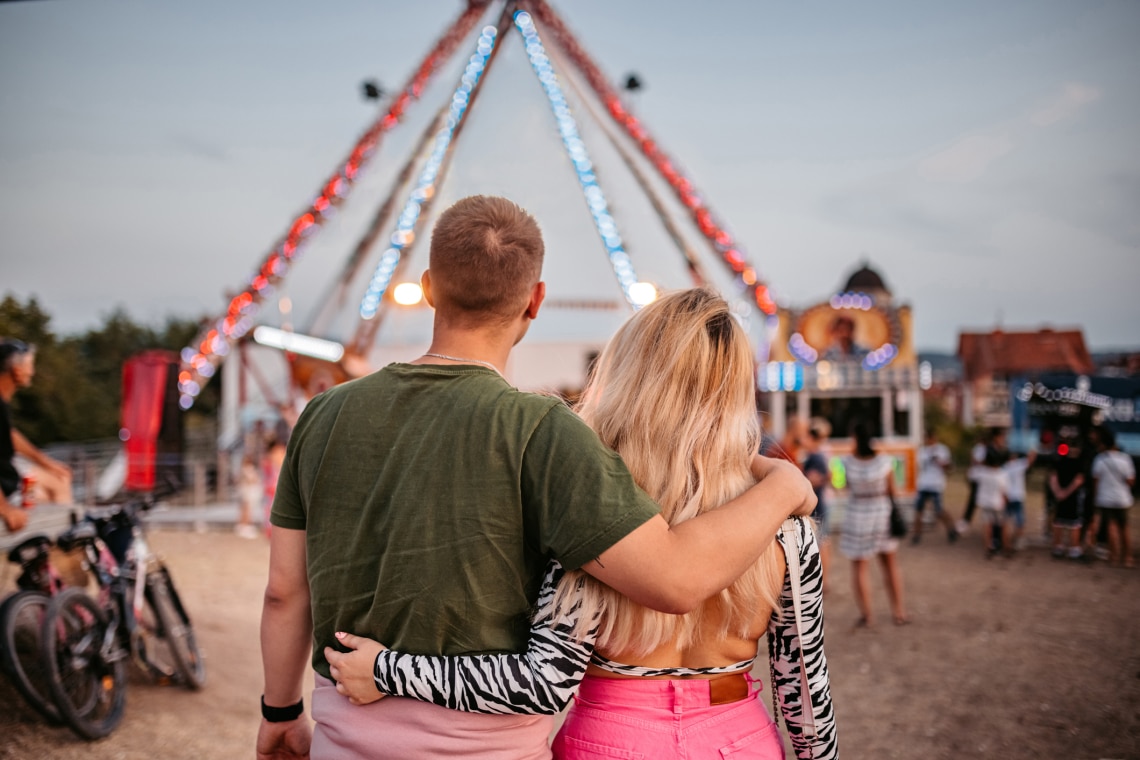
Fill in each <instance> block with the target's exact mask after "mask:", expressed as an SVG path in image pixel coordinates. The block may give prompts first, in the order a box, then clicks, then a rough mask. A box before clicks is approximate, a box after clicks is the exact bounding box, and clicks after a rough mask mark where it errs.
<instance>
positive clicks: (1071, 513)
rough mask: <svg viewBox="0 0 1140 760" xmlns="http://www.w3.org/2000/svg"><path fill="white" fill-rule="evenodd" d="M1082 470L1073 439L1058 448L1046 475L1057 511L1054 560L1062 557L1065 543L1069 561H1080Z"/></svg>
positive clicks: (1079, 449)
mask: <svg viewBox="0 0 1140 760" xmlns="http://www.w3.org/2000/svg"><path fill="white" fill-rule="evenodd" d="M1084 485H1085V467H1084V462H1083V457H1082V456H1081V445H1080V443H1079V441H1077V440H1076V439H1071V440H1070V441H1068V442H1066V441H1064V440H1062V442H1061V443H1059V444H1058V445H1057V460H1056V463H1055V464H1054V466H1053V470H1052V472H1050V473H1049V485H1048V487H1049V490H1050V491H1051V492H1052V493H1053V498H1054V500H1055V501H1056V508H1055V510H1054V513H1053V557H1054V558H1056V559H1061V558H1063V557H1064V556H1065V539H1066V538H1067V539H1068V555H1069V559H1081V557H1082V554H1081V525H1082V519H1081V516H1082V514H1083V513H1084V495H1085V489H1084Z"/></svg>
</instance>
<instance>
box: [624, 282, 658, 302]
mask: <svg viewBox="0 0 1140 760" xmlns="http://www.w3.org/2000/svg"><path fill="white" fill-rule="evenodd" d="M629 300H630V301H632V302H633V303H634V305H635V306H638V307H641V306H645V305H647V304H651V303H653V302H654V301H656V300H657V287H656V286H655V285H654V284H653V283H652V282H635V283H633V284H632V285H630V286H629Z"/></svg>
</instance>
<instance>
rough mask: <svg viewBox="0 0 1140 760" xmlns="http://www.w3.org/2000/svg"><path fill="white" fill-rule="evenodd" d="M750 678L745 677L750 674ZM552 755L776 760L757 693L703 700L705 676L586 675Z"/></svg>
mask: <svg viewBox="0 0 1140 760" xmlns="http://www.w3.org/2000/svg"><path fill="white" fill-rule="evenodd" d="M749 681H750V682H751V678H749ZM552 749H553V750H554V757H555V759H556V760H593V759H594V758H602V757H605V758H625V760H639V758H648V759H650V760H668V758H682V757H683V758H686V759H687V760H705V759H706V758H707V760H724V759H725V758H731V759H732V760H783V757H784V744H783V741H782V740H781V738H780V733H779V731H778V730H777V729H776V724H775V723H773V722H772V718H771V716H769V715H768V711H767V710H766V709H764V705H763V704H762V703H761V701H760V699H758V692H756V691H754V692H752V696H750V697H748V698H746V699H742V700H740V701H739V702H730V703H728V704H721V705H710V704H709V685H708V681H705V680H702V679H684V680H664V681H659V680H650V679H644V678H641V679H635V678H597V677H595V676H586V677H585V678H584V679H583V680H582V687H581V689H579V690H578V695H577V696H576V697H575V698H574V704H573V706H572V707H571V708H570V712H569V713H567V715H566V722H565V723H563V724H562V729H561V730H560V731H559V732H558V736H556V737H555V738H554V746H553V747H552Z"/></svg>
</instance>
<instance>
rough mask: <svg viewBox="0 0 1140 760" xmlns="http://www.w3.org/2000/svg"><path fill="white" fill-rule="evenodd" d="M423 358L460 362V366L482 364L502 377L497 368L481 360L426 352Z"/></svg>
mask: <svg viewBox="0 0 1140 760" xmlns="http://www.w3.org/2000/svg"><path fill="white" fill-rule="evenodd" d="M424 356H430V357H432V358H433V359H447V360H448V361H449V362H460V363H461V364H482V365H483V366H484V367H486V368H487V369H490V370H494V372H495V374H496V375H498V376H499V377H502V376H503V373H502V372H500V371H499V368H498V367H496V366H495V365H494V364H491V362H485V361H483V360H482V359H464V358H463V357H461V356H448V355H447V354H432V353H427V352H424Z"/></svg>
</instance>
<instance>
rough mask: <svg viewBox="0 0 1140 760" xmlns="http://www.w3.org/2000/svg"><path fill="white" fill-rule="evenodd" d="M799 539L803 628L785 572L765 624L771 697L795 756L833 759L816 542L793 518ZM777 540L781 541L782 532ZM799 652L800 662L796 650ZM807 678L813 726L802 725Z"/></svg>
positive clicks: (832, 714) (804, 522)
mask: <svg viewBox="0 0 1140 760" xmlns="http://www.w3.org/2000/svg"><path fill="white" fill-rule="evenodd" d="M794 522H795V523H796V535H797V537H798V539H799V540H798V543H799V549H800V551H799V560H800V589H801V592H800V598H801V602H802V618H803V622H804V628H805V630H803V631H797V629H796V618H795V609H794V605H793V602H792V587H791V580H790V576H789V575H787V574H785V576H784V588H783V590H782V591H781V593H780V604H779V607H778V608H777V609H776V610H775V611H774V612H773V613H772V618H771V620H770V621H769V623H768V658H769V663H770V666H771V673H772V694H773V700H774V701H778V702H779V711H780V713H782V714H783V716H784V724H785V725H786V726H787V729H788V737H789V738H790V739H791V742H792V747H793V749H794V750H795V753H796V757H797V758H799V760H808V759H809V758H810V759H811V760H834V759H835V758H838V757H839V745H838V742H837V739H836V731H835V712H834V710H833V709H832V704H831V685H830V680H829V678H828V673H827V657H826V655H824V652H823V583H822V580H823V576H822V567H821V563H820V558H819V546H818V544H817V543H816V540H815V534H814V532H813V531H812V529H811V525H810V524H809V521H808V520H806V519H804V518H794ZM776 538H777V540H778V541H779V542H780V543H781V544H783V543H784V535H783V533H782V532H781V533H778V534H777V536H776ZM801 650H802V655H803V667H801V664H800V662H801V661H800V655H801ZM805 678H806V679H807V686H808V692H809V693H810V695H811V697H810V698H811V704H810V705H808V706H807V708H808V709H810V710H811V715H812V716H813V717H814V719H815V720H814V722H815V730H814V732H813V731H812V730H811V728H810V727H807V728H805V723H806V722H807V721H805V720H804V709H805V705H803V704H802V702H803V699H802V696H801V695H802V690H801V687H802V683H803V679H805Z"/></svg>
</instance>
